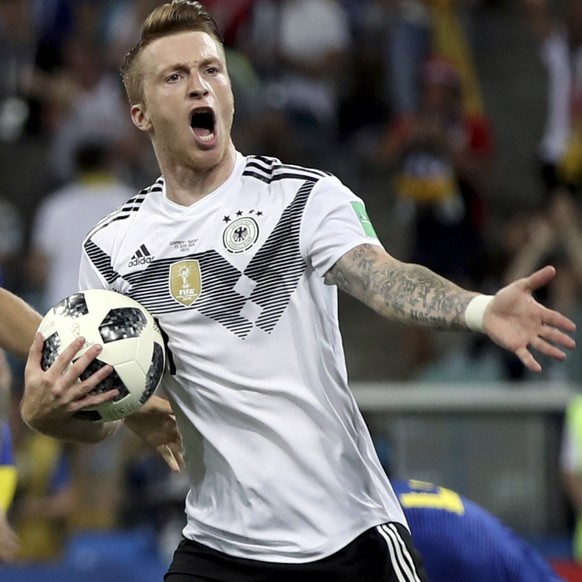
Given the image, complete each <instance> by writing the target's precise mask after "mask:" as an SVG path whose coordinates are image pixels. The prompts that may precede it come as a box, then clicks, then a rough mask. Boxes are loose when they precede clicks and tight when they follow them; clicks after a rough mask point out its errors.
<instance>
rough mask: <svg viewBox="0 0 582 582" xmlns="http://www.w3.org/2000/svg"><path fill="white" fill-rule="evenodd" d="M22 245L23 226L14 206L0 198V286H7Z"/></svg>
mask: <svg viewBox="0 0 582 582" xmlns="http://www.w3.org/2000/svg"><path fill="white" fill-rule="evenodd" d="M23 243H24V225H23V223H22V218H21V216H20V213H19V212H18V209H17V208H16V206H14V204H12V203H11V202H9V201H8V200H5V199H3V198H1V197H0V286H7V280H9V279H10V271H11V268H12V267H13V263H14V261H15V259H16V257H17V256H19V254H20V253H21V251H22V249H23Z"/></svg>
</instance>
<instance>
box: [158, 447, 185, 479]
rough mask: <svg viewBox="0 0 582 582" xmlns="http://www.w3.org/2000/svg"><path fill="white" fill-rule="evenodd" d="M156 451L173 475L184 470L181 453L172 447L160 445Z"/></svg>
mask: <svg viewBox="0 0 582 582" xmlns="http://www.w3.org/2000/svg"><path fill="white" fill-rule="evenodd" d="M156 449H157V451H158V452H159V453H160V455H162V458H163V459H164V461H166V464H167V465H168V467H169V468H170V469H171V470H172V471H173V472H174V473H179V472H180V471H181V470H182V469H183V468H184V459H183V457H182V452H181V451H178V450H176V449H175V448H174V447H172V445H160V446H159V447H156Z"/></svg>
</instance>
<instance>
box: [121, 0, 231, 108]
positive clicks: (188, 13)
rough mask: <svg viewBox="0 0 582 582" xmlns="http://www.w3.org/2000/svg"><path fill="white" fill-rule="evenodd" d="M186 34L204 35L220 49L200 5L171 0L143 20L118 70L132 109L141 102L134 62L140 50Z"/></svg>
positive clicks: (140, 77) (212, 24) (213, 24)
mask: <svg viewBox="0 0 582 582" xmlns="http://www.w3.org/2000/svg"><path fill="white" fill-rule="evenodd" d="M188 31H200V32H206V33H207V34H209V35H210V36H212V37H213V38H214V39H215V40H216V41H217V42H218V44H219V45H220V46H223V41H222V37H221V36H220V33H219V32H218V28H217V26H216V22H215V21H214V19H213V18H212V16H210V14H209V13H208V11H207V10H206V8H205V7H204V6H203V5H202V4H201V3H200V2H196V1H194V0H173V1H172V2H171V3H167V4H162V5H161V6H158V7H157V8H155V9H154V10H153V11H152V12H151V13H150V15H149V16H148V17H147V18H146V19H145V21H144V23H143V26H142V29H141V34H140V38H139V41H138V42H137V43H136V44H135V45H134V46H133V47H132V48H131V49H130V51H129V52H128V53H127V55H126V56H125V59H124V60H123V64H122V65H121V69H120V72H121V79H122V81H123V85H124V87H125V91H126V93H127V97H128V99H129V102H130V103H131V104H132V105H133V104H134V103H138V102H140V101H141V100H142V98H143V75H142V74H141V70H140V67H139V66H138V62H139V55H140V54H141V53H142V52H143V50H144V48H145V47H146V46H148V45H149V44H150V43H152V42H153V41H154V40H157V39H158V38H162V37H164V36H169V35H172V34H176V33H178V32H188Z"/></svg>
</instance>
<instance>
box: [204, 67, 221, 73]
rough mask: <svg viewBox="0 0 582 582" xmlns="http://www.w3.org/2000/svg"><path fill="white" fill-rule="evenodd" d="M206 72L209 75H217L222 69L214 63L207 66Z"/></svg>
mask: <svg viewBox="0 0 582 582" xmlns="http://www.w3.org/2000/svg"><path fill="white" fill-rule="evenodd" d="M206 72H207V73H208V74H209V75H217V74H218V73H220V69H219V68H218V67H215V66H214V65H212V66H210V67H207V69H206Z"/></svg>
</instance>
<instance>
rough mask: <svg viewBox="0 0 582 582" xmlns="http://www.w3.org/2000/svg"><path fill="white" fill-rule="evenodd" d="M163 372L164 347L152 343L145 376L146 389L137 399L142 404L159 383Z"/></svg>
mask: <svg viewBox="0 0 582 582" xmlns="http://www.w3.org/2000/svg"><path fill="white" fill-rule="evenodd" d="M163 373H164V348H163V347H162V346H161V345H159V344H156V343H155V344H154V353H153V354H152V362H151V364H150V367H149V370H148V373H147V376H146V389H145V390H144V391H143V394H142V395H141V397H140V399H139V401H140V403H141V404H143V403H144V402H145V401H146V400H147V399H148V398H149V397H150V396H151V395H152V394H153V392H154V390H155V389H156V388H157V387H158V384H159V383H160V379H161V377H162V374H163Z"/></svg>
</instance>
